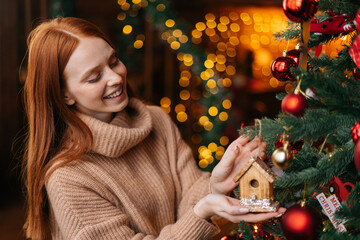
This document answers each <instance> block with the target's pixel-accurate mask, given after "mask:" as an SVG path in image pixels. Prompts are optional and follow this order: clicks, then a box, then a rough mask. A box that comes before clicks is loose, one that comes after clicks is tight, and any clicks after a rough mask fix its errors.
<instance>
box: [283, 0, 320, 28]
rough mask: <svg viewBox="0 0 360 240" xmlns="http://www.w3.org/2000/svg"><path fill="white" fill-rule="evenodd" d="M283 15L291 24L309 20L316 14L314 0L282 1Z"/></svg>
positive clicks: (315, 2)
mask: <svg viewBox="0 0 360 240" xmlns="http://www.w3.org/2000/svg"><path fill="white" fill-rule="evenodd" d="M283 10H284V13H285V15H286V16H287V17H288V18H289V19H290V20H291V21H293V22H298V23H300V22H302V21H307V20H309V19H311V18H312V17H313V16H314V15H315V13H316V12H317V1H315V0H284V1H283Z"/></svg>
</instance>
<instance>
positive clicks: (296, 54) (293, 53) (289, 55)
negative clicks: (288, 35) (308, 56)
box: [286, 49, 300, 66]
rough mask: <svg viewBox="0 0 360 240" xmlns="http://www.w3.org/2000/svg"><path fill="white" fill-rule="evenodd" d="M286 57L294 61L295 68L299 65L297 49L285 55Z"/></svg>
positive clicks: (298, 51)
mask: <svg viewBox="0 0 360 240" xmlns="http://www.w3.org/2000/svg"><path fill="white" fill-rule="evenodd" d="M286 56H287V57H289V58H292V59H293V60H294V61H295V64H296V66H298V65H299V60H300V50H299V49H293V50H290V51H288V52H287V53H286Z"/></svg>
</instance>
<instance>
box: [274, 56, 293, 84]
mask: <svg viewBox="0 0 360 240" xmlns="http://www.w3.org/2000/svg"><path fill="white" fill-rule="evenodd" d="M291 67H296V62H295V61H294V60H293V59H292V58H290V57H278V58H277V59H275V61H274V62H273V63H272V65H271V72H272V74H273V76H274V77H275V78H276V79H277V80H279V81H283V82H285V81H296V79H295V78H294V77H293V75H292V74H291V71H290V68H291Z"/></svg>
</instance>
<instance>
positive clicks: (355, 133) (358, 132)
mask: <svg viewBox="0 0 360 240" xmlns="http://www.w3.org/2000/svg"><path fill="white" fill-rule="evenodd" d="M350 136H351V139H352V140H353V142H354V143H356V142H357V141H358V140H359V138H360V121H359V122H356V123H355V124H354V126H352V128H351V131H350Z"/></svg>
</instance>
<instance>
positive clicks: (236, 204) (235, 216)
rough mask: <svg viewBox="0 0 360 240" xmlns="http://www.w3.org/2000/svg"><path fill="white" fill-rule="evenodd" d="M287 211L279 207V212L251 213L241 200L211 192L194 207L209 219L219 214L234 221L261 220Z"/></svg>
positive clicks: (200, 214) (253, 221)
mask: <svg viewBox="0 0 360 240" xmlns="http://www.w3.org/2000/svg"><path fill="white" fill-rule="evenodd" d="M285 211H286V209H285V208H279V209H278V211H277V212H268V213H249V209H248V208H245V207H242V206H241V205H240V200H239V199H236V198H231V197H228V196H225V195H220V194H209V195H207V196H205V197H204V198H202V199H201V200H200V201H199V202H198V203H197V204H196V205H195V207H194V212H195V214H196V215H198V216H199V217H201V218H204V219H208V218H210V217H211V216H214V215H218V216H220V217H222V218H225V219H227V220H229V221H230V222H233V223H238V222H240V221H245V222H252V223H256V222H261V221H265V220H267V219H270V218H274V217H280V216H281V215H282V214H284V213H285Z"/></svg>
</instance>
